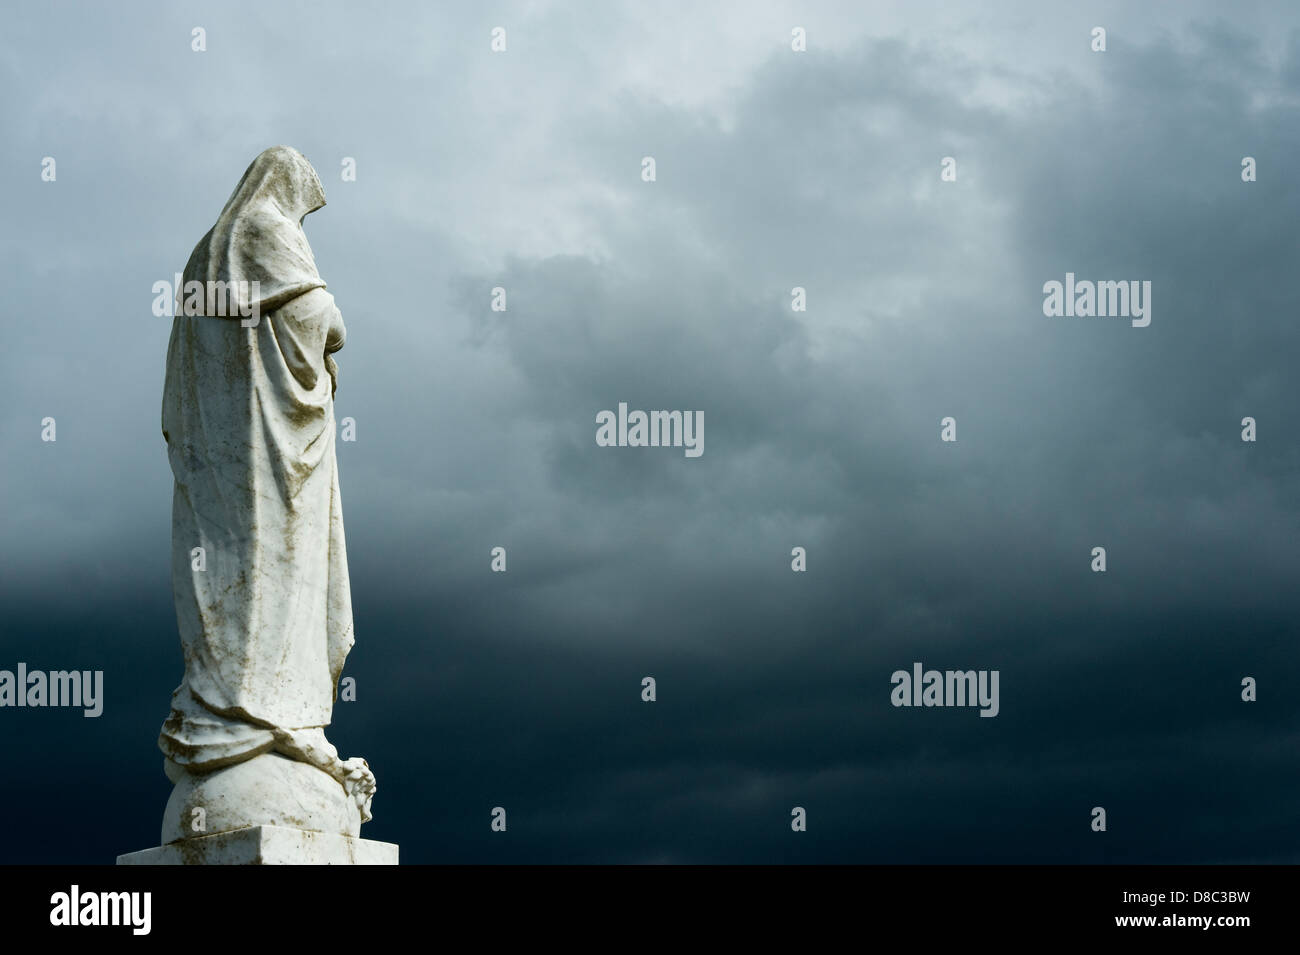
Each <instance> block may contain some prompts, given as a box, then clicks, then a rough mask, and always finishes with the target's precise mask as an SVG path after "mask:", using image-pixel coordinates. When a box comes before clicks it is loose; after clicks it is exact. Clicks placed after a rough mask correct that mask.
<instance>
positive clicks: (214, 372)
mask: <svg viewBox="0 0 1300 955" xmlns="http://www.w3.org/2000/svg"><path fill="white" fill-rule="evenodd" d="M324 205H325V193H324V190H323V189H322V188H321V183H320V179H319V177H318V176H317V175H316V171H315V170H314V169H313V168H312V166H311V164H310V163H309V162H308V161H307V159H306V158H305V157H304V156H303V155H302V154H301V153H300V152H298V151H297V150H295V149H291V148H289V147H287V146H276V147H273V148H271V149H268V150H266V151H265V152H263V153H262V154H261V155H259V156H258V157H257V158H256V159H254V160H253V163H252V165H250V166H249V167H248V171H247V172H245V173H244V176H243V178H242V179H241V180H240V181H239V185H238V186H236V187H235V191H234V193H233V194H232V195H231V196H230V199H229V200H228V201H227V202H226V205H225V208H223V209H222V210H221V215H220V216H219V217H218V219H217V223H216V225H214V226H213V227H212V229H211V230H210V231H209V232H208V233H207V235H205V236H204V237H203V238H202V239H201V240H199V243H198V245H197V246H195V248H194V251H193V253H192V254H191V255H190V258H189V263H188V264H187V265H186V267H185V273H184V288H183V289H180V290H178V291H177V295H178V308H177V311H176V317H175V319H174V321H173V324H172V332H171V341H170V343H169V345H168V349H167V375H166V384H165V385H164V389H163V405H162V429H163V437H164V439H165V440H166V443H167V456H168V460H169V462H170V464H171V470H172V473H173V475H174V477H175V488H174V493H173V500H172V560H171V577H172V590H173V594H174V597H175V602H176V621H177V624H178V626H179V629H180V638H181V647H182V649H183V651H184V661H185V675H184V679H183V680H182V681H181V685H180V686H179V687H178V688H177V689H176V691H175V693H174V694H173V695H172V704H171V715H170V716H169V717H168V718H167V720H166V722H165V723H164V724H163V727H162V733H161V735H160V737H159V741H158V742H159V746H160V747H161V748H162V751H163V753H164V755H165V760H164V768H165V771H166V773H167V776H168V778H169V779H170V780H171V781H172V782H173V783H175V789H174V790H173V792H172V797H171V800H170V801H169V803H168V806H167V810H166V813H165V815H164V820H163V844H164V845H167V844H169V843H176V842H178V840H189V839H194V838H196V837H200V836H202V835H205V834H212V833H217V832H229V831H232V830H238V829H244V828H247V827H258V826H275V827H283V828H286V829H293V830H300V831H304V832H313V833H328V834H332V835H339V836H345V837H352V838H355V837H357V836H358V832H359V828H360V825H361V823H362V822H364V821H366V820H368V819H370V806H371V798H372V797H373V795H374V793H375V777H374V775H373V774H372V773H371V771H370V768H369V766H368V765H367V763H366V761H365V760H364V759H360V758H352V759H340V758H339V755H338V752H337V750H335V748H334V747H333V746H332V745H331V744H330V743H329V741H328V740H327V739H326V738H325V732H324V729H325V727H326V726H328V725H329V723H330V716H331V710H332V708H333V705H334V699H335V695H336V688H337V685H338V681H339V675H340V672H341V671H342V669H343V662H344V659H345V658H346V656H347V654H348V651H349V650H350V649H351V647H352V644H353V633H352V603H351V596H350V593H349V584H348V563H347V554H346V552H345V549H344V541H343V511H342V507H341V504H340V500H339V479H338V468H337V465H336V461H335V454H334V442H335V423H334V393H335V390H336V388H337V385H338V367H337V365H336V364H335V362H334V359H333V358H332V355H333V353H334V352H337V351H338V350H339V349H341V348H342V347H343V342H344V337H345V331H344V326H343V318H342V316H341V315H340V313H339V310H338V308H337V307H336V306H335V304H334V298H333V296H331V295H330V293H329V292H327V291H326V290H325V282H324V281H323V280H322V279H321V277H320V274H319V273H318V272H317V270H316V263H315V260H314V258H313V256H312V251H311V246H310V245H309V244H308V242H307V237H306V235H305V234H304V233H303V228H302V223H303V220H304V219H305V218H306V216H307V215H308V214H310V213H312V212H315V211H316V210H317V209H320V208H321V207H322V206H324ZM196 810H198V812H196ZM200 819H201V821H202V826H201V827H200V826H198V825H197V824H196V821H198V820H200ZM378 845H386V844H384V843H379V844H378ZM394 848H395V847H394Z"/></svg>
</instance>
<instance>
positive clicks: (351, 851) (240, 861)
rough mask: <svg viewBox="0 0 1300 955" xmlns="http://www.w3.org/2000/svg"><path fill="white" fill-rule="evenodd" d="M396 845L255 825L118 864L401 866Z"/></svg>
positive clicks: (144, 853) (123, 859) (136, 855)
mask: <svg viewBox="0 0 1300 955" xmlns="http://www.w3.org/2000/svg"><path fill="white" fill-rule="evenodd" d="M397 854H398V852H397V846H396V845H395V844H394V843H391V842H376V841H375V840H373V839H353V838H350V837H348V836H340V835H335V834H332V833H324V832H303V831H302V830H300V829H285V828H281V827H279V826H254V827H250V828H248V829H236V830H233V831H231V832H222V833H217V834H214V835H209V836H201V837H199V838H197V839H187V840H185V841H183V842H174V843H172V844H171V845H168V846H158V847H157V848H154V849H145V850H144V851H142V852H130V853H127V854H126V855H120V856H118V857H117V864H118V865H397Z"/></svg>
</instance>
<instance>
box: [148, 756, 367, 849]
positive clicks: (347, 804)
mask: <svg viewBox="0 0 1300 955" xmlns="http://www.w3.org/2000/svg"><path fill="white" fill-rule="evenodd" d="M196 810H197V811H196ZM196 820H201V821H202V825H203V829H202V831H201V832H197V831H195V828H194V824H195V821H196ZM255 826H279V827H281V828H290V829H302V830H306V831H309V832H323V833H330V834H333V835H342V836H351V837H354V838H355V837H357V836H359V835H360V833H361V814H360V811H359V810H358V808H357V804H356V802H355V800H353V799H352V798H351V797H349V796H348V793H347V790H345V789H344V788H343V787H342V786H341V785H339V783H338V782H337V781H336V780H334V779H331V778H330V777H329V776H327V775H326V774H325V773H323V772H321V771H320V770H319V769H317V768H316V767H314V766H310V765H308V764H307V763H302V762H298V761H297V760H292V759H288V758H286V757H284V756H281V755H279V754H278V753H265V754H263V755H261V756H257V757H255V758H253V759H249V760H245V761H244V762H242V763H236V764H235V765H233V766H227V767H226V768H225V769H217V770H214V771H212V772H210V773H205V774H203V775H197V774H194V773H184V774H182V775H181V778H180V781H179V782H177V783H176V788H175V789H173V790H172V795H171V798H170V799H169V800H167V809H166V811H164V813H163V823H162V843H163V845H167V844H169V843H172V842H176V841H178V840H181V839H186V838H190V837H194V836H198V835H215V834H217V833H221V832H227V831H230V830H234V829H248V828H251V827H255Z"/></svg>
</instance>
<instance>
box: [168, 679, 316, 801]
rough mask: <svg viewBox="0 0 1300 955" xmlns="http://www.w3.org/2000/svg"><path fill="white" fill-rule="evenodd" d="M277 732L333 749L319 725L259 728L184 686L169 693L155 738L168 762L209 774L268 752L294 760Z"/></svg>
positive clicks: (188, 770) (191, 771) (183, 768)
mask: <svg viewBox="0 0 1300 955" xmlns="http://www.w3.org/2000/svg"><path fill="white" fill-rule="evenodd" d="M277 730H278V731H279V734H280V735H281V736H283V735H289V736H293V737H298V738H302V737H304V736H305V737H306V738H309V739H312V740H313V741H314V740H317V739H318V740H319V742H320V743H321V744H323V746H324V747H325V748H326V749H327V751H332V750H333V749H334V748H333V747H332V746H330V744H329V742H328V741H327V740H326V739H325V728H324V727H323V726H305V727H293V728H291V729H281V728H278V727H277V728H275V729H273V728H271V727H269V726H259V725H257V724H254V723H250V722H247V721H246V720H243V719H240V718H239V717H238V716H232V715H228V714H225V713H221V712H219V711H217V710H215V709H213V708H212V707H210V706H208V705H207V704H206V703H205V702H204V701H203V699H202V698H201V697H199V696H198V695H197V694H196V693H195V692H194V690H193V688H192V687H190V686H189V685H188V684H185V685H182V686H181V687H180V688H179V689H177V690H176V692H175V693H173V694H172V711H171V714H170V715H169V716H168V717H167V719H166V721H165V722H164V723H163V728H162V732H161V733H160V734H159V735H158V748H159V749H161V750H162V751H163V755H164V756H165V757H166V759H167V761H168V762H170V763H172V764H174V765H175V766H177V767H179V768H180V769H181V770H183V771H185V772H189V773H196V774H203V773H210V772H212V771H214V770H217V769H223V768H225V767H227V766H233V765H235V764H236V763H242V762H244V761H245V760H248V759H253V758H254V757H256V756H261V755H262V754H263V753H269V752H272V751H276V752H281V755H286V756H289V758H294V755H293V754H291V753H284V752H282V751H281V749H280V748H279V747H278V744H279V742H280V739H279V737H278V736H277ZM300 761H302V760H300ZM317 768H319V767H317ZM168 778H171V773H170V772H169V773H168ZM174 781H175V780H173V782H174Z"/></svg>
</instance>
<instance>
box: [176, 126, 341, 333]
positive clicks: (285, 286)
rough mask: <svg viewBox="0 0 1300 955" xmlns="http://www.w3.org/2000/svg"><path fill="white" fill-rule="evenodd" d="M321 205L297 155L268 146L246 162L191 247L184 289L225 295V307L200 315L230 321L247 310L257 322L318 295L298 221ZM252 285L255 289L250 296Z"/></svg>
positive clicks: (320, 284) (315, 183)
mask: <svg viewBox="0 0 1300 955" xmlns="http://www.w3.org/2000/svg"><path fill="white" fill-rule="evenodd" d="M323 205H325V190H324V189H323V188H322V187H321V184H320V177H319V176H317V175H316V170H315V169H313V168H312V165H311V163H310V162H308V161H307V157H306V156H304V155H303V154H302V153H300V152H298V150H296V149H294V148H292V147H291V146H272V147H271V148H270V149H267V150H264V151H263V152H262V153H261V154H260V155H259V156H258V157H257V158H256V159H254V160H253V162H252V164H251V165H250V166H249V167H248V169H247V171H245V173H244V176H243V178H242V179H240V180H239V185H237V186H236V187H235V191H234V192H233V193H231V195H230V198H229V199H228V200H226V205H225V208H223V209H222V210H221V215H220V216H219V217H218V219H217V224H216V225H214V226H213V227H212V228H211V229H209V230H208V233H207V235H205V236H204V237H203V238H202V239H200V240H199V243H198V245H196V246H195V247H194V251H193V252H192V253H190V259H189V262H188V263H186V265H185V275H184V280H185V283H186V284H188V283H190V282H192V281H199V282H202V283H204V288H205V290H206V289H208V288H211V287H212V286H210V285H209V284H208V283H213V282H220V283H222V284H223V285H224V287H225V293H226V301H227V302H228V305H227V307H226V308H225V309H218V310H215V311H209V310H208V309H206V308H205V309H204V310H203V311H202V314H215V315H216V317H234V316H238V315H241V314H242V315H247V314H249V313H250V312H251V311H252V310H253V309H254V308H256V309H257V310H258V312H259V313H261V314H265V313H267V312H269V311H271V310H273V309H275V308H277V307H279V306H280V305H283V304H284V303H285V302H287V301H289V300H290V299H293V298H296V297H297V296H299V295H302V294H303V293H304V292H309V291H311V290H312V289H316V288H324V287H325V282H324V281H322V280H321V277H320V273H319V272H317V271H316V260H315V258H314V257H313V256H312V254H311V246H310V245H308V243H307V236H306V235H305V234H304V233H303V231H302V220H303V218H304V217H305V216H306V215H307V214H308V213H311V212H315V211H316V210H317V209H319V208H320V207H321V206H323ZM253 282H257V283H258V291H257V293H256V294H253V292H252V283H253ZM177 291H178V295H179V292H180V290H177ZM204 298H205V299H207V298H208V296H207V294H205V296H204ZM207 304H209V303H207V302H206V301H205V305H207ZM179 311H180V309H178V312H179ZM191 314H192V312H191Z"/></svg>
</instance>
